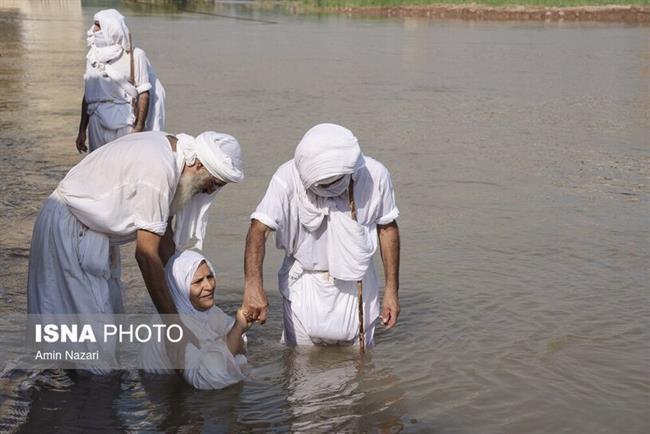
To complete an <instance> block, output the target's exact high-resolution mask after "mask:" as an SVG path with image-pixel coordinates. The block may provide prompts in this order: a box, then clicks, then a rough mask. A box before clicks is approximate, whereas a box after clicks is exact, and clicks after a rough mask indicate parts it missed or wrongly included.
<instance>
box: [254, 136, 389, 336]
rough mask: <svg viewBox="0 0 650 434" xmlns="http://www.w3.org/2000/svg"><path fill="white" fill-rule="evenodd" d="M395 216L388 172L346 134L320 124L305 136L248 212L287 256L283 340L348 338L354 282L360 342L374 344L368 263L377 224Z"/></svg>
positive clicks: (374, 305) (375, 307)
mask: <svg viewBox="0 0 650 434" xmlns="http://www.w3.org/2000/svg"><path fill="white" fill-rule="evenodd" d="M340 177H342V179H341V180H340V181H337V178H340ZM349 179H352V180H353V182H354V188H353V192H354V199H355V204H356V208H357V221H354V220H353V219H352V217H351V214H350V208H349V198H348V194H347V188H348V184H349ZM398 215H399V211H398V209H397V206H396V204H395V197H394V192H393V186H392V182H391V179H390V174H389V173H388V170H387V169H386V168H385V167H384V166H383V165H382V164H381V163H379V162H377V161H376V160H374V159H372V158H370V157H367V156H364V155H363V154H362V153H361V151H360V149H359V145H358V142H357V139H356V137H354V135H353V134H352V133H351V132H350V131H349V130H347V129H345V128H343V127H341V126H338V125H333V124H321V125H317V126H316V127H314V128H312V129H311V130H309V131H308V132H307V134H305V136H304V137H303V139H302V141H301V142H300V144H299V145H298V148H297V149H296V154H295V157H294V159H293V160H290V161H288V162H287V163H285V164H284V165H282V166H281V167H280V168H279V169H278V171H277V172H276V173H275V175H273V178H272V179H271V182H270V184H269V187H268V189H267V191H266V194H265V195H264V197H263V199H262V201H261V202H260V203H259V205H258V207H257V209H256V210H255V212H254V213H253V214H252V215H251V218H252V219H256V220H259V221H260V222H262V223H264V224H265V225H266V226H268V227H270V228H271V229H273V230H274V231H275V233H276V234H275V236H276V245H277V247H278V248H280V249H282V250H284V251H285V253H286V257H285V260H284V262H283V265H282V268H281V269H280V272H279V287H280V291H281V292H282V295H283V297H284V299H285V306H284V308H285V329H284V339H285V341H287V342H289V343H298V344H309V343H313V342H319V341H323V342H331V341H334V342H352V341H354V339H355V337H356V336H357V333H358V318H357V315H356V285H355V282H356V281H357V280H362V281H363V283H364V289H363V290H364V294H363V296H364V311H365V315H364V318H365V319H366V339H367V344H368V345H371V344H372V335H373V332H374V322H375V320H376V318H377V317H378V316H379V302H378V281H377V278H376V274H375V269H374V265H373V263H372V256H373V254H374V253H375V251H376V250H377V247H378V242H377V225H378V224H387V223H390V222H392V221H393V220H395V219H396V218H397V216H398ZM326 324H327V326H325V325H326Z"/></svg>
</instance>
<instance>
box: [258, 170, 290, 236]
mask: <svg viewBox="0 0 650 434" xmlns="http://www.w3.org/2000/svg"><path fill="white" fill-rule="evenodd" d="M289 206H290V189H289V186H288V185H287V183H286V182H285V181H284V180H283V179H281V178H280V176H278V174H277V172H276V174H275V175H273V178H271V182H270V183H269V186H268V188H267V189H266V193H265V194H264V197H263V198H262V201H261V202H260V203H259V204H258V205H257V208H256V209H255V212H254V213H253V214H251V219H255V220H259V221H260V222H262V223H264V224H265V225H266V226H268V227H269V228H271V229H272V230H274V231H276V232H283V231H284V229H285V226H286V224H287V222H288V216H289V212H290V209H289Z"/></svg>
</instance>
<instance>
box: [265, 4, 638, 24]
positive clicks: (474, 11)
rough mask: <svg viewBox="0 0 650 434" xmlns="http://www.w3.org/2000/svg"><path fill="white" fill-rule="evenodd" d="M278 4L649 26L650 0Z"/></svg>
mask: <svg viewBox="0 0 650 434" xmlns="http://www.w3.org/2000/svg"><path fill="white" fill-rule="evenodd" d="M262 1H263V2H264V1H266V0H262ZM276 3H277V2H276ZM279 3H280V4H288V5H290V8H291V9H292V10H293V11H294V12H296V13H334V14H347V15H366V16H399V17H427V18H432V19H462V20H495V21H600V22H623V23H635V24H647V23H650V0H632V1H626V0H294V1H289V2H286V1H285V2H282V1H281V2H279Z"/></svg>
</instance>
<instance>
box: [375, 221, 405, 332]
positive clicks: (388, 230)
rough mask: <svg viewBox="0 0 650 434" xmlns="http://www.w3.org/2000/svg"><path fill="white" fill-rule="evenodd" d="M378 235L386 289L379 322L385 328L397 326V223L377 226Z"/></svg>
mask: <svg viewBox="0 0 650 434" xmlns="http://www.w3.org/2000/svg"><path fill="white" fill-rule="evenodd" d="M377 232H378V233H379V248H380V251H381V260H382V262H383V263H384V276H385V281H386V288H385V289H384V301H383V302H382V307H381V315H379V317H380V318H381V322H382V323H383V324H384V325H385V326H386V328H388V329H389V328H391V327H393V326H394V325H395V324H397V317H398V316H399V298H398V295H397V291H398V289H399V253H400V252H399V228H398V227H397V222H396V221H393V222H391V223H388V224H386V225H377Z"/></svg>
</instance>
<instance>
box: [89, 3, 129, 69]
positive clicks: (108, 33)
mask: <svg viewBox="0 0 650 434" xmlns="http://www.w3.org/2000/svg"><path fill="white" fill-rule="evenodd" d="M94 18H95V21H97V22H99V27H100V30H99V31H98V32H94V31H93V28H94V26H95V24H94V23H93V24H92V26H90V29H89V30H88V45H90V51H89V52H88V55H87V57H88V59H89V60H90V61H91V62H95V61H98V62H100V63H106V62H108V61H110V60H113V59H115V58H117V57H119V56H120V55H121V54H122V51H129V50H130V47H129V45H130V39H129V35H130V33H129V28H128V27H127V26H126V22H125V21H124V16H122V14H120V13H119V12H118V11H117V10H115V9H106V10H103V11H99V12H97V13H96V14H95V17H94Z"/></svg>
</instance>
